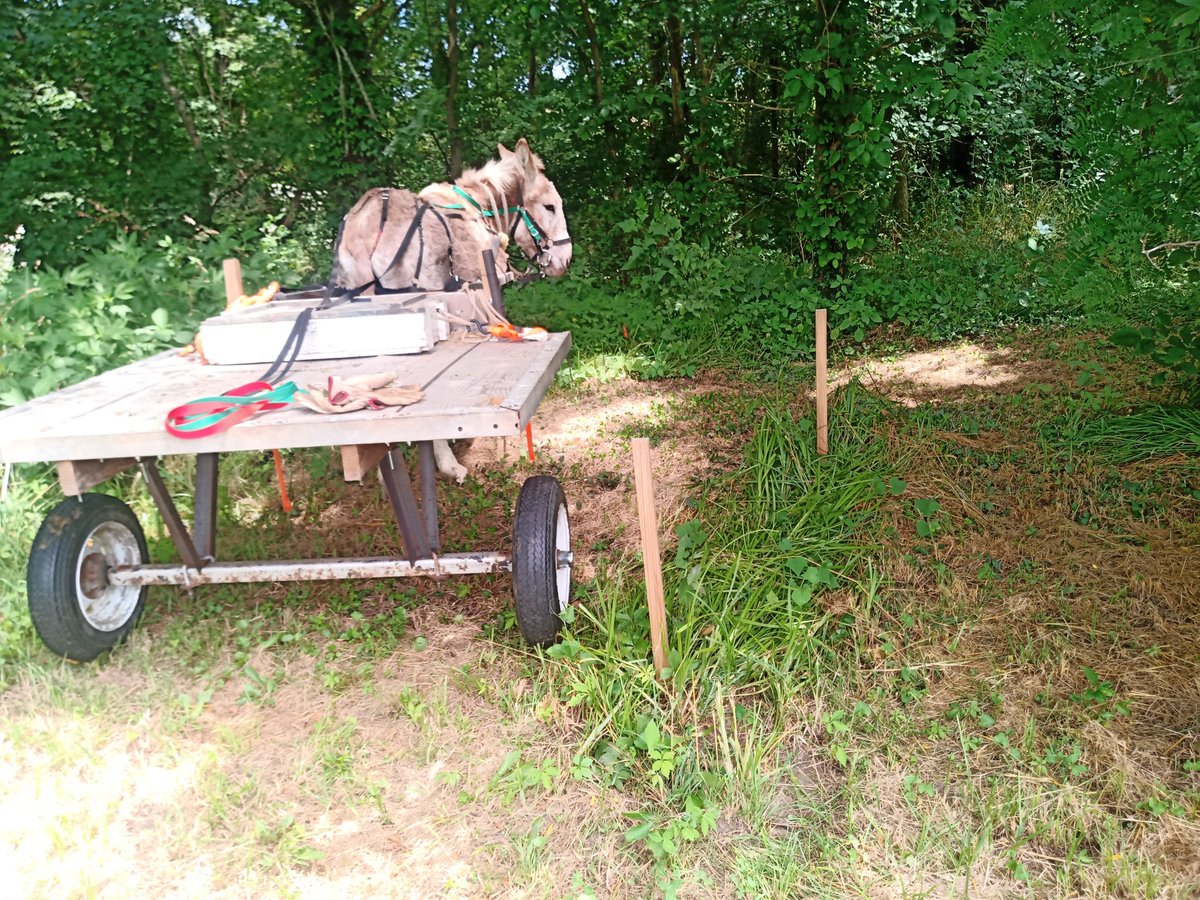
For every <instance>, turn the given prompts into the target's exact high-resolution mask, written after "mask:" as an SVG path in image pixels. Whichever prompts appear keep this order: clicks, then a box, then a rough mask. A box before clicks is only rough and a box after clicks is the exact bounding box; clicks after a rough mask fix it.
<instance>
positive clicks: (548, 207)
mask: <svg viewBox="0 0 1200 900" xmlns="http://www.w3.org/2000/svg"><path fill="white" fill-rule="evenodd" d="M546 212H548V213H550V215H554V214H555V213H556V212H558V207H557V206H555V205H554V204H553V203H547V204H546Z"/></svg>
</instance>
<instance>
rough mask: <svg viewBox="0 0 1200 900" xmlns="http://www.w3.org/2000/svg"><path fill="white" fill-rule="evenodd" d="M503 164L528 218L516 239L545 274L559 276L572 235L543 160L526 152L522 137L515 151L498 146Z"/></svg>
mask: <svg viewBox="0 0 1200 900" xmlns="http://www.w3.org/2000/svg"><path fill="white" fill-rule="evenodd" d="M497 150H499V151H500V162H501V164H502V165H505V166H511V167H512V171H513V172H514V174H515V175H516V182H517V184H518V186H519V188H520V196H521V205H522V206H524V207H525V211H526V213H527V215H528V216H529V218H528V219H526V220H525V221H523V222H522V223H520V224H518V225H517V228H516V239H517V243H518V244H519V245H520V246H521V250H523V251H524V253H525V255H526V256H527V257H529V258H530V259H535V260H537V263H538V265H539V266H541V267H542V269H543V270H545V272H546V274H547V275H551V276H558V275H561V274H563V273H564V272H565V271H567V266H569V265H570V264H571V235H570V234H569V233H568V231H567V217H566V215H565V214H564V213H563V204H562V197H560V196H559V195H558V189H557V188H555V187H554V182H552V181H551V180H550V179H549V178H547V177H546V168H545V166H544V165H543V164H542V159H541V157H540V156H538V155H537V154H536V153H534V152H533V151H532V150H530V149H529V142H528V141H526V140H525V138H521V139H520V140H519V141H517V145H516V147H515V148H514V149H512V150H509V149H508V148H507V147H505V146H504V145H503V144H500V145H498V146H497ZM531 223H532V227H530V225H531Z"/></svg>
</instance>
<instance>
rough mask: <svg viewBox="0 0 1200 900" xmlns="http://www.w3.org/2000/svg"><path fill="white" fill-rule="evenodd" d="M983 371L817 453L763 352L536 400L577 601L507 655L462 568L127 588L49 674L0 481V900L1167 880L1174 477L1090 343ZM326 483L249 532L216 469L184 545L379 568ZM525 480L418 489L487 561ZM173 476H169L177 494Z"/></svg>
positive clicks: (693, 891)
mask: <svg viewBox="0 0 1200 900" xmlns="http://www.w3.org/2000/svg"><path fill="white" fill-rule="evenodd" d="M1051 344H1054V346H1053V347H1051V346H1050V345H1051ZM944 352H945V353H946V354H948V355H949V356H950V357H953V356H955V355H956V354H958V355H960V356H964V355H970V356H971V358H972V360H974V359H975V357H976V356H978V355H979V351H978V350H977V349H971V350H967V349H965V348H962V347H947V348H944ZM983 358H984V359H985V360H986V369H987V371H988V372H989V373H990V374H996V375H1005V374H1006V373H1007V375H1011V377H1008V378H1007V380H1001V381H996V382H995V383H990V384H989V385H988V386H987V387H983V388H980V387H977V386H975V385H973V384H972V383H971V382H970V381H969V380H968V381H967V382H966V383H964V384H962V385H960V386H957V387H953V386H951V387H948V386H946V385H944V384H942V385H934V386H932V387H931V386H930V384H931V382H922V381H921V378H922V377H924V375H923V374H922V372H917V371H915V370H911V369H903V370H902V373H901V374H900V375H889V376H887V377H886V378H882V380H881V379H880V378H876V377H874V376H872V375H871V374H870V373H869V372H865V371H864V372H862V373H861V374H862V381H861V383H858V384H855V383H851V384H850V385H849V386H847V387H844V388H842V389H840V390H839V391H838V394H837V397H836V402H835V404H834V406H833V411H832V416H833V421H832V425H831V432H832V434H833V442H832V443H833V452H832V453H831V454H830V455H829V456H827V457H820V456H817V455H816V454H815V452H814V451H813V434H812V424H811V420H810V416H811V407H810V405H809V402H808V400H807V398H806V397H805V396H804V387H805V385H806V380H807V378H806V373H805V372H804V371H803V370H800V369H797V368H796V367H791V368H781V369H779V370H778V371H777V372H776V373H774V377H773V378H772V379H765V378H763V377H762V373H758V374H757V376H756V378H755V380H753V381H750V380H743V379H741V378H740V377H738V376H736V375H734V374H731V373H729V372H719V373H715V374H705V375H702V376H701V377H699V378H697V379H696V380H694V381H668V382H660V383H651V384H646V383H638V382H632V381H630V380H629V379H628V378H626V377H624V376H622V375H621V374H620V373H619V372H616V371H610V369H612V367H611V366H609V365H608V364H607V363H603V364H600V365H598V366H597V367H596V372H597V373H600V372H606V373H607V377H605V378H599V377H588V378H578V379H574V380H570V381H569V382H568V383H567V384H566V385H565V386H564V387H562V388H560V391H559V393H558V395H557V398H553V399H552V400H551V401H550V402H549V403H548V407H549V410H548V412H547V416H548V417H549V418H548V420H547V421H548V424H547V425H545V426H544V428H543V430H542V434H543V437H542V440H543V441H544V442H545V449H544V450H543V451H542V452H540V457H539V464H538V465H539V470H540V471H544V472H549V473H554V474H557V475H558V476H559V477H560V478H561V479H562V480H563V481H564V483H565V484H566V485H567V495H568V497H570V498H572V502H573V509H572V515H573V517H574V518H573V527H574V529H575V531H576V539H577V550H579V555H580V558H581V567H580V574H581V576H582V577H581V578H580V579H579V583H578V584H577V593H576V598H575V603H574V604H573V606H572V607H571V609H570V611H569V618H570V619H571V621H570V622H569V624H568V627H567V631H566V633H565V635H564V640H563V642H562V643H560V644H559V645H557V646H555V647H553V648H550V649H549V650H547V651H544V652H539V651H532V650H530V649H529V648H527V647H525V646H524V645H522V644H521V643H520V641H519V638H517V636H516V633H515V629H514V625H513V622H512V618H511V615H510V614H508V613H507V610H508V608H509V605H510V604H509V600H508V598H507V596H506V592H507V585H506V584H505V583H504V581H503V580H502V579H491V580H489V579H480V580H473V581H471V582H469V583H468V582H446V583H428V584H421V585H415V584H407V583H394V582H362V583H352V584H334V585H294V586H281V585H264V586H247V587H226V588H219V589H217V588H214V589H209V590H203V591H198V592H197V593H196V594H195V595H194V596H192V597H188V596H186V595H184V594H180V593H177V592H171V591H156V592H155V593H154V594H153V595H152V597H151V601H150V604H149V606H148V609H149V612H148V615H147V619H146V621H145V623H144V624H143V626H142V627H140V628H139V629H138V630H137V631H136V632H135V633H134V635H133V637H132V639H131V640H130V642H129V643H128V644H127V645H126V646H124V647H122V648H121V649H120V650H119V651H117V652H116V653H114V654H112V655H111V656H110V657H108V658H107V659H104V660H101V661H100V662H98V663H97V664H95V665H92V666H84V667H80V666H69V665H66V664H64V663H62V662H61V661H58V660H56V659H54V658H53V657H51V656H50V655H49V654H47V653H46V652H45V651H44V650H42V649H41V648H40V646H39V645H38V644H37V642H36V640H35V638H34V637H33V636H32V634H31V633H30V629H29V626H28V622H27V619H23V618H22V613H21V609H20V607H21V603H22V602H23V598H22V597H21V596H20V593H21V590H22V582H23V576H22V574H21V566H22V565H23V559H22V557H23V553H24V550H23V547H24V546H25V544H27V541H28V536H29V535H31V534H32V530H33V528H34V527H35V526H36V520H37V517H38V513H39V510H40V509H41V508H42V507H43V506H44V505H45V503H46V502H47V500H49V499H50V497H51V494H52V492H50V491H48V490H47V489H46V488H45V487H44V486H43V485H44V484H45V482H44V481H43V480H41V479H40V478H39V477H37V476H36V473H34V474H31V473H19V474H20V477H19V478H18V479H16V481H15V482H14V484H13V486H12V488H11V493H10V499H9V502H8V503H7V504H6V505H5V507H4V514H5V516H6V520H5V521H6V527H5V528H4V529H2V530H0V531H2V533H0V588H2V589H3V591H4V604H3V609H4V614H5V618H4V619H3V620H2V621H0V635H2V637H3V641H4V644H3V648H2V649H0V663H2V666H3V667H2V668H0V677H2V678H3V683H4V691H3V693H0V717H2V718H3V721H4V723H5V724H4V727H3V730H2V731H0V768H2V769H3V770H4V771H5V772H7V773H8V774H9V777H8V779H7V785H8V786H7V787H6V788H5V789H4V791H0V822H4V823H5V824H4V826H3V834H2V837H3V840H2V841H0V846H6V847H9V848H13V849H12V850H10V851H6V852H5V854H6V855H5V859H6V862H5V866H6V868H9V869H10V870H11V871H14V872H16V873H17V875H16V876H15V877H16V879H17V880H16V884H17V886H18V888H19V889H20V890H19V892H21V893H24V894H28V895H39V894H49V893H59V892H68V893H70V892H75V893H79V894H83V895H87V894H89V893H92V894H97V895H103V894H105V893H111V892H113V891H116V892H117V893H119V894H136V893H153V892H155V891H156V890H161V889H163V886H164V885H170V886H171V887H172V889H173V890H176V891H178V892H182V893H191V894H206V895H207V894H211V893H220V892H225V893H250V892H253V893H256V894H257V893H261V894H265V895H279V896H292V895H307V894H310V893H321V892H327V891H328V890H329V889H330V887H332V886H333V885H334V884H337V885H338V886H339V887H340V888H342V889H344V890H346V891H349V892H351V893H361V894H369V893H377V892H380V891H383V892H387V891H390V890H393V889H394V886H395V885H396V884H405V885H406V889H407V890H410V891H411V892H412V893H413V894H414V895H420V896H438V895H441V896H480V895H497V896H562V895H563V894H564V893H565V892H567V891H569V892H570V894H571V895H572V896H622V897H623V896H628V897H643V896H667V897H669V896H675V895H676V894H678V895H679V896H746V897H780V898H784V897H795V896H823V897H846V896H881V895H887V896H892V895H895V896H909V895H911V896H928V895H933V896H978V895H984V896H1038V897H1041V896H1046V897H1057V896H1062V897H1069V896H1080V895H1087V896H1096V895H1118V896H1186V895H1187V894H1188V891H1189V890H1192V889H1193V886H1194V884H1195V882H1196V878H1197V877H1200V859H1198V858H1197V855H1196V851H1195V848H1196V847H1197V846H1200V826H1198V824H1197V821H1198V819H1200V735H1197V732H1196V726H1195V722H1196V716H1197V715H1200V693H1198V692H1197V690H1196V686H1195V685H1196V680H1195V676H1196V671H1197V665H1198V661H1197V657H1196V653H1195V647H1196V645H1197V643H1196V642H1197V640H1198V639H1200V612H1198V610H1197V608H1196V604H1195V598H1194V588H1193V578H1192V574H1191V569H1190V565H1191V564H1193V563H1194V558H1195V557H1194V554H1195V547H1196V543H1197V541H1198V540H1200V531H1197V527H1196V515H1195V510H1196V507H1195V503H1196V498H1195V493H1194V492H1195V491H1196V489H1197V488H1198V487H1200V460H1197V458H1196V456H1195V453H1194V450H1192V449H1191V448H1190V447H1189V446H1188V445H1186V444H1181V445H1171V446H1170V447H1168V448H1166V452H1168V455H1165V456H1164V455H1155V456H1153V457H1150V458H1149V459H1146V460H1143V459H1142V457H1143V455H1145V454H1144V452H1143V450H1139V452H1138V453H1137V454H1133V455H1126V454H1127V451H1128V450H1129V448H1130V447H1131V446H1132V445H1137V446H1138V447H1139V448H1145V447H1146V446H1149V445H1150V442H1149V441H1140V439H1138V440H1135V438H1136V435H1135V434H1134V433H1133V430H1134V429H1141V431H1140V432H1139V433H1145V432H1147V431H1152V430H1153V426H1152V427H1149V428H1148V427H1146V424H1145V421H1144V420H1130V419H1126V418H1118V416H1125V415H1126V414H1127V413H1128V412H1129V411H1130V410H1131V409H1147V408H1150V407H1151V405H1152V404H1153V403H1154V402H1156V400H1157V397H1156V395H1155V394H1154V393H1153V392H1152V388H1151V387H1150V385H1149V383H1148V381H1147V380H1146V378H1145V376H1144V375H1142V374H1141V373H1140V372H1139V371H1138V369H1137V368H1136V367H1135V366H1133V365H1130V364H1128V363H1127V362H1125V361H1124V360H1123V359H1122V358H1121V357H1120V356H1118V355H1116V354H1115V353H1113V352H1112V351H1110V350H1107V349H1105V348H1103V347H1098V346H1097V344H1096V342H1095V340H1094V337H1093V336H1089V335H1074V334H1071V333H1069V332H1055V333H1044V332H1043V333H1033V334H1032V335H1030V334H1024V335H1016V336H1014V338H1013V340H1012V341H1011V343H1009V344H1008V345H1003V344H997V345H994V346H989V347H988V348H986V352H985V353H984V354H983ZM903 359H907V357H901V360H903ZM938 365H939V366H941V364H940V363H939V364H938ZM946 368H947V367H946V366H941V368H940V369H939V371H941V372H943V374H944V372H945V371H946ZM586 369H587V365H586V363H579V364H577V366H576V371H577V372H580V373H581V372H584V371H585V370H586ZM905 373H906V374H905ZM926 374H927V373H926ZM1007 375H1006V377H1007ZM904 379H909V381H908V383H903V380H904ZM889 397H903V398H906V400H907V402H909V403H911V404H912V405H911V406H906V405H905V404H904V403H902V402H896V401H895V400H893V399H889ZM593 414H594V415H593ZM589 415H592V418H588V416H589ZM556 416H557V417H558V419H556V418H555V417H556ZM556 422H558V424H556ZM572 429H574V430H573V431H572ZM1120 429H1129V430H1126V431H1124V432H1122V433H1123V434H1124V437H1123V438H1122V439H1121V440H1120V441H1118V440H1117V439H1116V438H1113V439H1111V440H1100V439H1096V438H1095V437H1094V436H1095V435H1104V434H1110V435H1116V434H1117V433H1118V432H1119V430H1120ZM1185 430H1186V429H1185ZM1157 433H1158V432H1154V434H1157ZM636 436H649V437H653V438H654V439H655V441H656V449H655V452H656V458H657V460H658V462H659V478H660V484H659V486H658V487H659V505H660V514H661V515H662V517H663V520H664V521H663V527H664V530H665V531H666V532H667V534H668V535H669V540H668V541H667V545H666V549H665V554H664V564H665V568H666V572H667V598H668V610H669V613H670V631H671V653H670V659H669V662H670V670H669V672H668V673H667V678H666V679H665V680H662V681H660V680H658V679H656V678H655V676H654V672H653V670H652V668H651V666H650V663H649V656H650V653H649V643H648V623H647V618H646V613H645V602H644V591H643V588H642V584H641V579H640V569H639V567H638V565H637V563H638V560H637V537H636V529H629V528H623V527H622V525H623V523H624V521H625V520H627V519H628V518H629V517H630V516H631V514H632V513H631V511H632V494H631V493H630V490H631V489H630V486H629V484H628V481H627V479H626V478H625V477H624V473H625V471H626V463H625V457H626V456H627V449H628V441H629V440H630V439H631V438H632V437H636ZM572 441H573V442H574V443H572ZM1155 446H1156V447H1159V448H1160V449H1161V445H1157V444H1156V445H1155ZM1156 453H1157V451H1156ZM334 466H335V461H334V460H333V459H331V458H330V457H329V456H328V454H324V453H322V452H319V451H312V452H296V453H292V454H289V458H288V471H289V473H290V474H291V478H292V489H293V496H294V498H295V499H296V500H297V506H298V512H297V514H296V515H295V516H293V517H289V516H285V515H284V514H282V513H281V512H279V511H278V510H277V508H276V503H275V499H274V497H273V493H272V492H273V490H274V489H273V485H272V480H271V477H272V473H271V471H270V468H269V466H266V465H264V464H263V463H262V461H261V460H258V459H256V458H255V457H254V456H252V455H248V456H242V457H232V458H231V459H230V461H229V463H228V465H225V466H224V467H223V476H224V479H225V480H224V482H223V484H224V488H223V491H222V495H221V514H222V530H221V534H220V541H221V543H222V545H223V546H225V547H229V548H233V550H234V552H235V553H236V555H237V556H239V557H241V558H250V557H253V556H255V555H268V554H270V555H279V556H311V555H316V554H318V553H330V554H334V553H338V554H341V553H346V554H350V553H355V554H371V553H384V552H388V543H389V541H390V540H391V538H390V534H391V527H392V526H391V525H390V520H389V516H388V513H387V510H386V507H385V506H384V505H383V502H382V500H381V498H379V497H377V496H376V494H377V493H378V492H376V491H369V490H367V489H366V488H365V486H364V487H354V488H348V487H346V486H343V485H341V484H339V483H338V481H337V479H336V478H335V477H333V476H334V475H335V474H336V473H335V472H334ZM528 471H529V467H528V465H527V464H520V463H513V462H504V461H494V462H491V463H488V464H486V465H484V466H483V468H482V471H481V472H480V474H479V476H478V477H477V478H476V479H474V481H473V483H472V485H471V486H470V487H469V488H467V489H464V490H461V491H447V492H445V496H444V498H443V509H442V516H443V522H445V523H446V526H447V530H448V534H447V536H446V537H447V543H448V544H452V545H453V546H454V547H457V548H464V549H465V548H470V547H478V546H481V545H490V544H503V543H504V542H505V541H506V540H507V538H506V535H507V529H508V521H509V518H508V517H509V516H510V513H511V510H510V504H511V502H512V497H513V496H515V486H516V484H517V483H519V481H520V480H521V478H523V477H524V475H525V474H526V473H527V472H528ZM189 477H190V475H189V472H188V470H187V468H186V467H176V466H175V465H172V466H171V467H169V469H168V483H169V485H171V487H172V490H173V491H174V492H175V493H177V494H179V495H182V494H183V493H184V492H185V489H186V484H187V482H188V479H189ZM231 485H236V486H237V488H236V489H235V490H231V489H230V486H231ZM121 489H122V490H123V491H124V492H125V495H126V496H127V498H128V499H129V502H131V504H132V505H133V506H134V507H135V509H136V510H137V511H138V512H139V514H140V515H141V516H142V518H143V521H145V522H146V524H147V526H148V530H149V533H150V537H151V541H152V544H153V545H154V547H155V548H156V549H157V551H158V552H159V553H166V554H168V555H169V553H170V551H169V549H168V545H167V542H166V539H165V536H164V534H163V532H162V529H161V525H160V524H159V523H158V522H157V521H156V518H155V516H154V514H153V512H152V510H151V507H150V505H149V503H148V501H147V499H146V497H145V496H144V492H143V491H142V490H141V489H140V487H139V485H138V484H137V482H136V481H134V480H130V481H128V482H127V483H125V484H123V485H122V486H121ZM351 521H352V522H354V523H357V524H358V525H359V526H361V527H355V528H349V527H347V523H348V522H351ZM23 542H24V543H23ZM584 548H588V549H587V550H586V552H585V551H584ZM135 855H136V857H137V860H138V864H137V865H134V864H133V862H132V860H133V858H134V856H135ZM31 860H39V861H40V862H38V863H37V864H36V865H35V864H34V863H32V862H31ZM46 861H49V862H46ZM181 873H183V874H181ZM564 886H565V887H564Z"/></svg>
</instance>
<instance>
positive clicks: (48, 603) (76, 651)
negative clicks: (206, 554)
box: [25, 494, 150, 662]
mask: <svg viewBox="0 0 1200 900" xmlns="http://www.w3.org/2000/svg"><path fill="white" fill-rule="evenodd" d="M105 522H114V523H118V524H120V525H123V526H125V527H126V528H128V529H129V531H130V532H131V533H132V534H133V536H134V538H135V539H136V541H137V545H138V551H139V552H140V554H141V560H142V562H148V561H149V560H150V554H149V552H148V551H147V549H146V536H145V534H143V532H142V526H141V525H140V524H139V523H138V520H137V516H135V515H134V514H133V510H131V509H130V508H129V507H128V506H126V505H125V504H124V503H122V502H121V501H120V500H118V499H117V498H116V497H109V496H108V495H107V494H84V495H83V496H82V497H68V498H67V499H66V500H64V501H63V502H62V503H60V504H58V506H56V507H54V509H53V510H52V511H51V512H50V515H48V516H46V518H45V520H44V521H43V522H42V527H41V528H39V529H38V533H37V536H36V537H35V538H34V539H33V549H32V550H30V552H29V567H28V569H27V571H26V582H25V583H26V587H27V588H28V591H29V617H30V618H31V619H32V620H33V627H34V628H35V629H37V633H38V636H39V637H40V638H41V639H42V642H43V643H44V644H45V645H46V646H47V647H49V648H50V649H51V650H52V651H54V652H55V653H57V654H58V655H59V656H65V657H66V658H67V659H71V660H75V661H76V662H91V661H92V660H93V659H95V658H96V657H97V656H99V655H100V654H101V653H103V652H104V651H106V650H111V649H112V648H113V647H115V646H117V644H119V643H121V641H123V640H125V638H126V637H127V636H128V635H129V632H130V631H132V630H133V627H134V625H136V624H137V620H138V618H139V617H140V616H141V614H142V608H143V607H144V606H145V603H146V592H147V591H148V590H149V588H146V587H143V588H142V589H141V591H140V592H139V593H138V599H137V604H136V605H135V607H134V609H133V612H132V614H131V615H130V616H129V618H128V619H127V620H126V621H125V622H123V623H122V624H121V625H120V626H119V627H118V628H116V629H114V630H113V631H101V630H99V629H97V628H94V627H93V626H92V624H91V623H90V622H88V620H87V619H86V618H85V617H84V615H83V611H82V610H81V609H80V608H79V600H78V596H77V595H76V590H75V576H76V566H77V565H78V562H79V553H80V551H81V550H82V549H83V544H84V542H85V541H86V540H87V539H88V536H89V535H90V534H91V533H92V532H93V531H94V530H95V529H96V528H98V527H99V526H101V525H103V524H104V523H105Z"/></svg>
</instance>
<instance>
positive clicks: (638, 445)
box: [633, 438, 667, 678]
mask: <svg viewBox="0 0 1200 900" xmlns="http://www.w3.org/2000/svg"><path fill="white" fill-rule="evenodd" d="M633 485H634V490H635V491H636V493H637V509H638V527H639V528H640V529H641V533H642V565H643V566H644V567H645V571H646V604H647V606H648V607H649V610H650V649H651V652H652V653H653V654H654V668H655V670H656V671H657V672H658V674H659V677H660V678H661V677H662V673H663V669H665V668H666V666H667V607H666V602H665V600H664V592H663V576H662V555H661V551H660V550H659V546H658V514H657V512H656V511H655V507H654V464H653V462H652V461H651V459H650V441H649V440H647V439H646V438H634V439H633Z"/></svg>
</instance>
